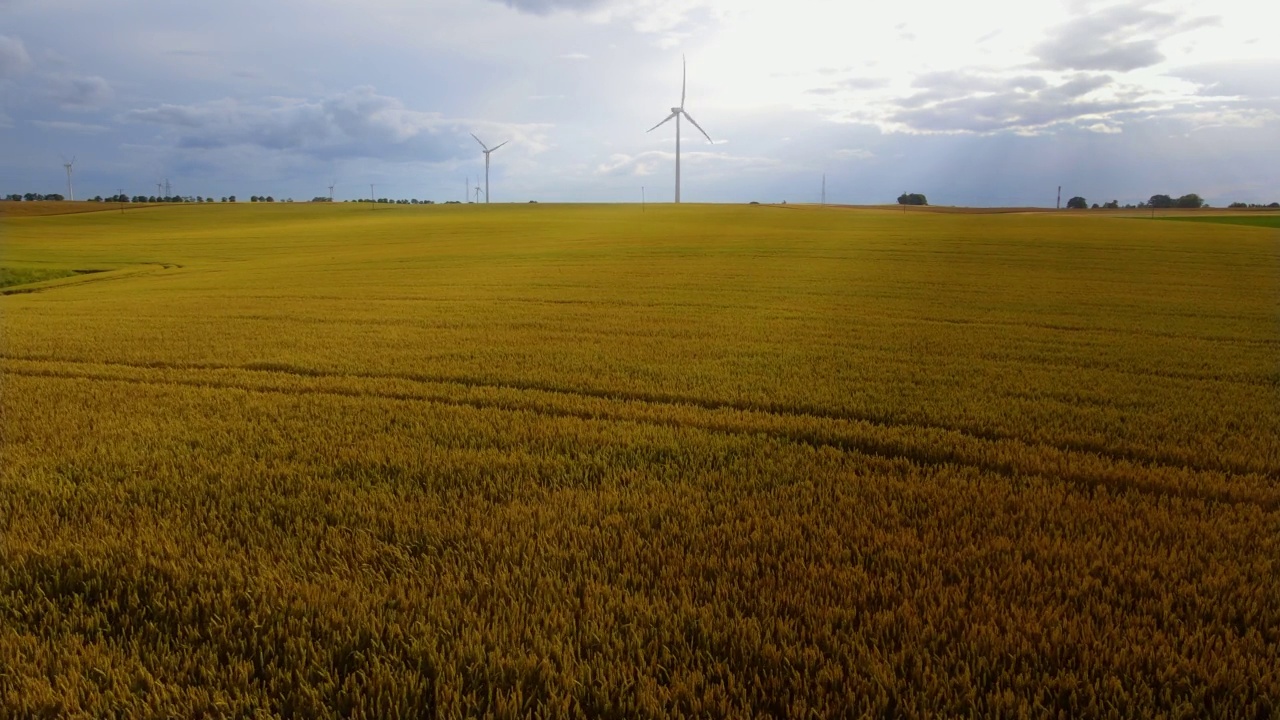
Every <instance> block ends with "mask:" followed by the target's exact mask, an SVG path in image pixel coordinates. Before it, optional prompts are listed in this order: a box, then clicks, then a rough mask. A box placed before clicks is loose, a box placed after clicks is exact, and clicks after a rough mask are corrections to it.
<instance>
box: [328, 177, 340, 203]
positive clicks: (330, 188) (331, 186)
mask: <svg viewBox="0 0 1280 720" xmlns="http://www.w3.org/2000/svg"><path fill="white" fill-rule="evenodd" d="M337 184H338V181H337V180H330V181H329V202H333V186H334V185H337Z"/></svg>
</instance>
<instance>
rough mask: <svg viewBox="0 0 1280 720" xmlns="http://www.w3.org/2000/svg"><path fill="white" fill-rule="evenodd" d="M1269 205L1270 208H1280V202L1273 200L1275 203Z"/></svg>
mask: <svg viewBox="0 0 1280 720" xmlns="http://www.w3.org/2000/svg"><path fill="white" fill-rule="evenodd" d="M1267 207H1269V208H1280V202H1273V203H1271V204H1270V205H1268V206H1267Z"/></svg>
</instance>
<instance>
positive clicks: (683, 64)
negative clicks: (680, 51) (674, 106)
mask: <svg viewBox="0 0 1280 720" xmlns="http://www.w3.org/2000/svg"><path fill="white" fill-rule="evenodd" d="M688 79H689V61H688V59H686V58H685V56H683V55H681V56H680V107H684V89H685V85H686V81H687V80H688Z"/></svg>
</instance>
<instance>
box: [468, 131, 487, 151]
mask: <svg viewBox="0 0 1280 720" xmlns="http://www.w3.org/2000/svg"><path fill="white" fill-rule="evenodd" d="M471 137H473V138H476V142H478V143H480V147H482V148H484V149H485V150H486V151H488V150H489V146H488V145H485V144H484V143H483V142H480V138H478V137H476V134H475V133H471Z"/></svg>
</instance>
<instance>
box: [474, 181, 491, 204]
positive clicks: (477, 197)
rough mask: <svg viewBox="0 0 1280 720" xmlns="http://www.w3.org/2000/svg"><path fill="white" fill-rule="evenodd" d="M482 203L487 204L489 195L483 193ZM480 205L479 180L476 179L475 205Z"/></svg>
mask: <svg viewBox="0 0 1280 720" xmlns="http://www.w3.org/2000/svg"><path fill="white" fill-rule="evenodd" d="M484 201H485V202H486V203H487V202H489V193H488V192H485V194H484ZM479 203H480V178H476V204H479Z"/></svg>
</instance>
